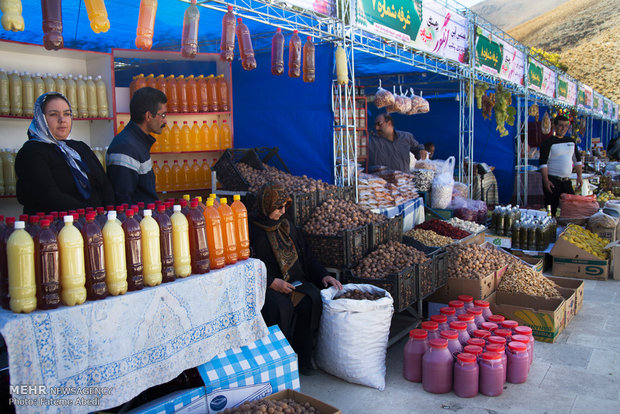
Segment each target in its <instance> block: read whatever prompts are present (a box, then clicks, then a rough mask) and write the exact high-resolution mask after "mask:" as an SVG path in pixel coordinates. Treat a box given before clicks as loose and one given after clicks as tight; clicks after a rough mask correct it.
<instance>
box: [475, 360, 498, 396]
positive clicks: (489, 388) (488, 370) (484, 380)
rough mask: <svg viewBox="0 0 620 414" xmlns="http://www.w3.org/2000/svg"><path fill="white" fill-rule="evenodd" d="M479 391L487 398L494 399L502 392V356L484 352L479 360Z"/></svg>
mask: <svg viewBox="0 0 620 414" xmlns="http://www.w3.org/2000/svg"><path fill="white" fill-rule="evenodd" d="M479 365H480V384H479V391H480V393H481V394H483V395H486V396H488V397H496V396H498V395H501V394H502V391H503V390H504V368H503V366H502V356H501V355H500V354H498V353H497V352H485V353H483V354H482V357H481V358H480V362H479Z"/></svg>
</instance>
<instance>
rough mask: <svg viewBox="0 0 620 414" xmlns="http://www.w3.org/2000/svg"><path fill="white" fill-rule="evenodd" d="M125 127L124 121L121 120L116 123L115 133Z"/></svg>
mask: <svg viewBox="0 0 620 414" xmlns="http://www.w3.org/2000/svg"><path fill="white" fill-rule="evenodd" d="M124 128H125V122H124V121H121V122H119V124H118V127H116V133H117V134H118V133H119V132H121V131H122V130H123V129H124Z"/></svg>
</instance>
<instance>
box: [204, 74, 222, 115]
mask: <svg viewBox="0 0 620 414" xmlns="http://www.w3.org/2000/svg"><path fill="white" fill-rule="evenodd" d="M207 103H208V109H209V112H217V111H219V110H220V107H219V103H218V101H217V82H216V81H215V78H214V77H213V75H209V76H207Z"/></svg>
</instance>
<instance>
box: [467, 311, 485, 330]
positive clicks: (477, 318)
mask: <svg viewBox="0 0 620 414" xmlns="http://www.w3.org/2000/svg"><path fill="white" fill-rule="evenodd" d="M467 313H470V314H472V315H474V322H475V323H476V327H477V328H480V326H481V325H482V324H483V323H484V322H486V320H485V319H484V317H483V316H482V308H479V307H478V306H472V307H471V308H469V309H467Z"/></svg>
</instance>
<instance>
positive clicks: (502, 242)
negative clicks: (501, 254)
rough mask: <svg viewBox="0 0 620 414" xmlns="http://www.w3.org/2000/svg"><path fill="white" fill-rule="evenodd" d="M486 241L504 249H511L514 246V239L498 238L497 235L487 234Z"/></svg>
mask: <svg viewBox="0 0 620 414" xmlns="http://www.w3.org/2000/svg"><path fill="white" fill-rule="evenodd" d="M484 240H485V241H486V242H489V243H491V244H492V245H494V246H497V247H503V248H505V249H510V246H512V239H511V238H510V237H505V236H496V235H495V234H485V235H484Z"/></svg>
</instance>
